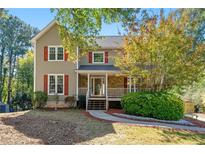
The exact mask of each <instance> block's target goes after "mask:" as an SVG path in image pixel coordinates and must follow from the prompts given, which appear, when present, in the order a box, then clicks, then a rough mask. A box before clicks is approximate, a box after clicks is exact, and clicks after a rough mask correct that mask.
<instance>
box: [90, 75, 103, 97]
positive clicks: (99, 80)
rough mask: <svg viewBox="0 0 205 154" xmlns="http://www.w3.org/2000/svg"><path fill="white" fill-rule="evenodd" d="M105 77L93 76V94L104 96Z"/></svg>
mask: <svg viewBox="0 0 205 154" xmlns="http://www.w3.org/2000/svg"><path fill="white" fill-rule="evenodd" d="M104 86H105V84H104V77H93V78H92V95H93V96H104V94H105V92H104Z"/></svg>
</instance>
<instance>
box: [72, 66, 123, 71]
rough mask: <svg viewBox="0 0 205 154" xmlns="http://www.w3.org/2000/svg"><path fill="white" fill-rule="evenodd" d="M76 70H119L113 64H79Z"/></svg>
mask: <svg viewBox="0 0 205 154" xmlns="http://www.w3.org/2000/svg"><path fill="white" fill-rule="evenodd" d="M76 71H100V72H101V71H114V72H116V71H117V72H119V71H120V69H119V68H118V67H116V66H114V65H80V67H79V69H78V70H76Z"/></svg>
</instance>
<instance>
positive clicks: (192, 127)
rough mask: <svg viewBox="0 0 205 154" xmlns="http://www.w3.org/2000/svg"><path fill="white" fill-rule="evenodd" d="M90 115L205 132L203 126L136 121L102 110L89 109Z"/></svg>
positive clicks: (109, 119)
mask: <svg viewBox="0 0 205 154" xmlns="http://www.w3.org/2000/svg"><path fill="white" fill-rule="evenodd" d="M88 112H89V113H90V115H91V116H93V117H95V118H98V119H102V120H108V121H112V122H120V123H127V124H134V125H138V126H146V127H161V128H168V129H184V130H190V131H198V132H203V133H205V128H201V127H196V126H185V125H184V126H183V125H175V124H166V123H159V122H145V121H137V120H130V119H126V118H120V117H117V116H113V115H110V114H107V113H105V112H104V111H96V110H90V111H88Z"/></svg>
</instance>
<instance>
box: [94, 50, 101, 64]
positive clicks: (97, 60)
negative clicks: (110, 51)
mask: <svg viewBox="0 0 205 154" xmlns="http://www.w3.org/2000/svg"><path fill="white" fill-rule="evenodd" d="M93 63H104V52H101V51H100V52H93Z"/></svg>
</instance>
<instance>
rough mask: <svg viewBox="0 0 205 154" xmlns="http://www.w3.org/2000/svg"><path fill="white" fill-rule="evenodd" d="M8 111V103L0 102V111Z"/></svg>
mask: <svg viewBox="0 0 205 154" xmlns="http://www.w3.org/2000/svg"><path fill="white" fill-rule="evenodd" d="M6 112H9V105H8V104H3V103H0V113H6Z"/></svg>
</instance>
